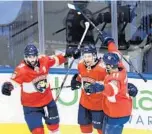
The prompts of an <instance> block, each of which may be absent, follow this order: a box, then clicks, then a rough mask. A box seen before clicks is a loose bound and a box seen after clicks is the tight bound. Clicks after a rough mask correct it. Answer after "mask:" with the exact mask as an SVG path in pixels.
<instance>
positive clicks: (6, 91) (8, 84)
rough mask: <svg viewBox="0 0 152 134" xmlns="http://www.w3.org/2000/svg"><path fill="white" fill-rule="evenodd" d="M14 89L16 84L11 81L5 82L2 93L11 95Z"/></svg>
mask: <svg viewBox="0 0 152 134" xmlns="http://www.w3.org/2000/svg"><path fill="white" fill-rule="evenodd" d="M13 89H14V86H13V85H12V83H11V82H4V84H3V85H2V94H4V95H7V96H10V95H11V91H12V90H13Z"/></svg>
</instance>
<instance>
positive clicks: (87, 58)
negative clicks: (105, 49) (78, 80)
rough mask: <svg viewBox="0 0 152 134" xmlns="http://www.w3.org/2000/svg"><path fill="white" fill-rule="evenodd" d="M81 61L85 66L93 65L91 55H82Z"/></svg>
mask: <svg viewBox="0 0 152 134" xmlns="http://www.w3.org/2000/svg"><path fill="white" fill-rule="evenodd" d="M83 60H84V62H85V65H86V66H92V65H93V64H94V56H93V54H92V53H85V54H83Z"/></svg>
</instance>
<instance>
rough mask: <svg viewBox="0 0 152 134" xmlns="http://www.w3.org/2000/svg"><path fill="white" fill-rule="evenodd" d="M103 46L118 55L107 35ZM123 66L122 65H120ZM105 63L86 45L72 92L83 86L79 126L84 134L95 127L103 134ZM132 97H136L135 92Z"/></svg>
mask: <svg viewBox="0 0 152 134" xmlns="http://www.w3.org/2000/svg"><path fill="white" fill-rule="evenodd" d="M101 39H102V42H103V45H108V51H109V52H113V53H118V52H119V51H118V49H117V47H116V45H115V43H114V40H113V39H112V38H111V37H109V36H107V35H106V34H105V35H103V36H102V38H101ZM120 66H122V65H120ZM106 71H107V70H106V67H105V64H104V63H103V61H101V60H100V59H98V58H97V50H96V48H95V46H94V45H91V44H89V45H85V46H84V49H83V58H82V60H81V61H80V63H79V64H78V72H79V73H78V74H75V75H74V76H73V78H72V81H71V87H72V90H75V89H78V88H80V87H81V86H82V90H81V98H80V104H79V111H78V124H80V129H81V132H82V133H85V134H91V133H92V131H93V127H94V128H95V129H97V131H98V133H99V134H102V125H103V118H104V114H103V108H104V104H103V103H101V102H103V100H104V98H105V97H104V94H103V93H102V88H103V87H104V85H103V82H104V79H105V77H106V75H107V72H106ZM130 91H131V93H132V94H131V95H136V94H135V93H134V91H133V90H130Z"/></svg>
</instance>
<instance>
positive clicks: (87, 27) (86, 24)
mask: <svg viewBox="0 0 152 134" xmlns="http://www.w3.org/2000/svg"><path fill="white" fill-rule="evenodd" d="M89 26H90V23H89V22H85V30H84V33H83V35H82V37H81V40H80V42H79V45H78V47H77V49H80V47H81V45H82V42H83V40H84V38H85V36H86V34H87V31H88V29H89ZM73 63H74V59H73V60H72V62H71V63H70V66H69V68H68V71H67V73H66V75H65V77H64V79H63V82H62V84H61V87H60V90H59V92H58V95H57V96H56V99H55V101H57V100H58V98H59V95H60V93H61V91H62V88H63V86H64V83H65V81H66V79H67V77H68V73H69V71H70V69H71V67H72V65H73Z"/></svg>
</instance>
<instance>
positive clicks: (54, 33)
mask: <svg viewBox="0 0 152 134" xmlns="http://www.w3.org/2000/svg"><path fill="white" fill-rule="evenodd" d="M108 8H109V6H107V7H105V8H102V9H100V10H98V11H96V12H94V13H93V15H96V14H98V13H100V12H102V11H104V10H106V9H108ZM65 29H66V27H63V28H61V29H59V30H57V31H55V32H53V33H52V35H53V36H54V35H56V34H58V33H60V32H62V31H64V30H65Z"/></svg>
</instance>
